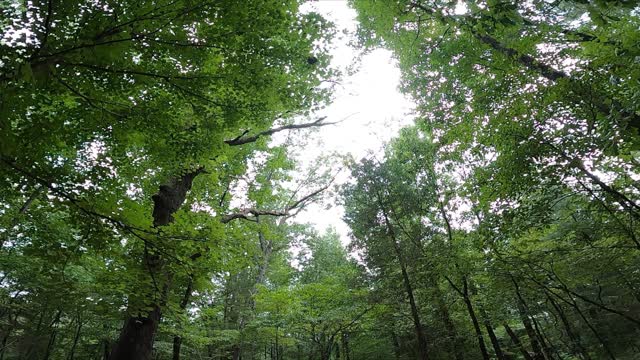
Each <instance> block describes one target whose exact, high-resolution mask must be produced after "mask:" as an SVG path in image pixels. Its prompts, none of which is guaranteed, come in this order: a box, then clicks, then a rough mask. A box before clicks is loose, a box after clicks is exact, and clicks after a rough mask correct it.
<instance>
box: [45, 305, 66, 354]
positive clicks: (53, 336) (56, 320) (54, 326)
mask: <svg viewBox="0 0 640 360" xmlns="http://www.w3.org/2000/svg"><path fill="white" fill-rule="evenodd" d="M61 315H62V310H58V312H57V313H56V317H55V318H54V319H53V322H52V323H51V329H52V330H51V336H50V337H49V343H48V344H47V349H46V351H45V353H44V357H43V360H49V357H50V356H51V350H52V349H53V345H54V344H55V342H56V335H57V334H58V323H59V322H60V316H61Z"/></svg>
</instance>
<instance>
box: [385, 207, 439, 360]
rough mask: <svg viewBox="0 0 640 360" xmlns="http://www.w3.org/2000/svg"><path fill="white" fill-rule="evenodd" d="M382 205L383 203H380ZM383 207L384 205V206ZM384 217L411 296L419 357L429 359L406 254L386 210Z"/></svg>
mask: <svg viewBox="0 0 640 360" xmlns="http://www.w3.org/2000/svg"><path fill="white" fill-rule="evenodd" d="M380 205H381V207H382V204H380ZM382 208H383V207H382ZM383 213H384V219H385V224H386V225H387V232H388V234H389V237H390V239H391V242H392V245H393V250H394V251H395V254H396V258H397V259H398V262H399V263H400V270H401V272H402V281H403V283H404V288H405V291H406V292H407V297H408V298H409V306H410V307H411V318H412V319H413V327H414V330H415V333H416V340H417V341H418V359H420V360H427V359H428V352H427V338H426V336H425V334H424V330H423V329H422V323H421V321H420V312H419V311H418V306H417V305H416V300H415V298H414V296H413V287H412V286H411V281H410V279H409V274H408V272H407V265H406V264H405V262H404V256H402V251H401V250H400V245H399V244H398V240H397V239H396V235H395V232H394V231H393V226H392V225H391V222H390V221H389V217H388V216H387V213H386V211H384V208H383Z"/></svg>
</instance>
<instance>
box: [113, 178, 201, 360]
mask: <svg viewBox="0 0 640 360" xmlns="http://www.w3.org/2000/svg"><path fill="white" fill-rule="evenodd" d="M203 172H204V169H203V168H199V169H197V170H195V171H192V172H188V173H185V174H184V175H182V176H180V177H176V178H173V179H171V180H170V181H169V183H168V184H165V185H161V186H160V188H159V190H158V193H157V194H155V195H153V196H152V199H153V202H154V207H153V225H154V226H155V227H160V226H166V225H169V224H170V223H172V222H173V220H174V219H173V214H174V213H175V212H176V211H178V209H180V207H181V206H182V204H183V203H184V201H185V199H186V197H187V193H188V192H189V190H191V186H192V184H193V180H194V179H195V177H196V176H198V175H199V174H201V173H203ZM143 263H144V264H146V265H147V266H148V268H149V271H150V275H151V276H152V278H153V279H154V282H155V281H156V280H155V278H156V276H157V275H159V274H163V275H164V277H165V283H164V284H163V286H162V290H161V295H160V301H158V300H153V299H147V301H146V302H147V303H148V304H149V307H150V308H151V311H149V312H148V313H146V314H143V313H142V312H140V311H139V310H138V309H129V312H130V313H129V316H128V317H127V319H126V320H125V324H124V326H123V327H122V331H121V332H120V337H119V339H118V341H117V343H116V344H115V346H114V348H113V351H112V352H111V354H110V355H109V359H110V360H150V359H151V356H152V353H153V341H154V338H155V335H156V332H157V331H158V326H159V324H160V319H161V318H162V306H163V305H164V304H163V302H165V301H166V298H167V295H168V291H169V281H170V279H171V274H168V273H165V271H163V261H162V259H161V258H160V256H159V255H157V254H151V253H150V252H148V251H145V253H144V258H143ZM155 285H156V287H157V284H155ZM157 290H158V289H157V288H156V291H157ZM133 314H137V315H133Z"/></svg>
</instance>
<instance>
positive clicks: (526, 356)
mask: <svg viewBox="0 0 640 360" xmlns="http://www.w3.org/2000/svg"><path fill="white" fill-rule="evenodd" d="M502 326H504V329H505V331H506V332H507V334H508V335H509V337H510V338H511V341H513V343H514V344H515V345H516V346H517V347H518V349H519V350H520V353H521V354H522V356H523V357H524V359H525V360H533V358H532V357H531V355H530V354H529V352H528V351H527V349H526V348H525V347H524V345H522V342H521V341H520V339H519V338H518V335H516V333H514V332H513V330H511V327H509V324H507V323H504V324H503V325H502Z"/></svg>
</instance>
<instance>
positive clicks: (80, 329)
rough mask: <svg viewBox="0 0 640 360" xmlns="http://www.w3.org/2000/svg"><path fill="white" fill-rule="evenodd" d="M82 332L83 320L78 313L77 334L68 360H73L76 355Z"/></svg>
mask: <svg viewBox="0 0 640 360" xmlns="http://www.w3.org/2000/svg"><path fill="white" fill-rule="evenodd" d="M81 331H82V319H81V318H80V313H78V327H77V328H76V334H75V336H74V337H73V344H72V345H71V350H69V356H67V359H68V360H73V357H74V356H75V353H76V347H77V346H78V341H79V340H80V333H81Z"/></svg>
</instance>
